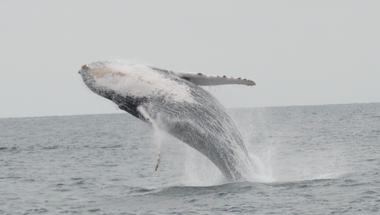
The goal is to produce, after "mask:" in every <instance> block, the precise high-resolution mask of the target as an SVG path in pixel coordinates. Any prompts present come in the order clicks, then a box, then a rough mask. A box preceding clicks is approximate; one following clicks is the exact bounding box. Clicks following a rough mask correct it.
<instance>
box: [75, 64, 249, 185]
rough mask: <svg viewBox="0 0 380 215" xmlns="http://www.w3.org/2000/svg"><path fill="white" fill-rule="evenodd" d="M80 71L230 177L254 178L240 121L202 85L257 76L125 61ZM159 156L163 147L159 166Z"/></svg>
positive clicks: (123, 107) (99, 91)
mask: <svg viewBox="0 0 380 215" xmlns="http://www.w3.org/2000/svg"><path fill="white" fill-rule="evenodd" d="M78 73H79V74H80V75H81V76H82V79H83V81H84V83H85V84H86V85H87V87H88V88H89V89H90V90H91V91H93V92H94V93H96V94H98V95H100V96H102V97H104V98H106V99H109V100H111V101H113V102H114V103H116V104H117V105H118V107H119V108H120V109H121V110H124V111H126V112H128V113H130V114H131V115H133V116H135V117H137V118H139V119H141V120H143V121H145V122H147V123H149V124H150V125H151V126H152V127H153V128H154V129H159V130H161V131H164V132H166V133H169V134H170V135H172V136H174V137H176V138H177V139H179V140H181V141H182V142H184V143H186V144H188V145H189V146H191V147H192V148H194V149H196V150H197V151H199V152H200V153H202V154H203V155H205V156H206V157H207V158H208V159H210V160H211V161H212V162H213V163H214V164H215V165H216V166H217V167H218V169H219V170H220V171H221V172H222V173H223V175H224V176H225V177H226V178H227V180H228V181H231V182H233V181H244V180H249V179H250V178H251V177H252V173H253V167H252V163H251V160H250V158H249V155H248V151H247V149H246V147H245V145H244V143H243V139H242V136H241V134H240V132H239V131H238V129H237V127H236V125H235V123H234V122H233V120H232V119H231V117H230V116H229V115H228V114H227V113H226V110H225V109H224V107H223V106H222V105H221V104H220V103H219V102H218V101H217V100H216V99H215V98H214V97H213V96H212V95H211V94H210V93H209V92H207V91H206V90H204V89H203V88H202V87H200V86H210V85H224V84H243V85H247V86H253V85H255V83H254V82H253V81H252V80H247V79H242V78H229V77H226V76H209V75H204V74H202V73H190V72H173V71H169V70H164V69H158V68H155V67H150V66H146V65H142V64H134V63H128V62H125V61H100V62H94V63H90V64H85V65H83V66H82V68H81V69H80V70H79V71H78ZM160 158H161V152H160V151H159V155H158V161H157V165H156V170H157V167H158V164H159V163H160Z"/></svg>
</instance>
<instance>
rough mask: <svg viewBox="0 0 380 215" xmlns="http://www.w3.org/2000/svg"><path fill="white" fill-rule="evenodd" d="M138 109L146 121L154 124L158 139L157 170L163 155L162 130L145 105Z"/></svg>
mask: <svg viewBox="0 0 380 215" xmlns="http://www.w3.org/2000/svg"><path fill="white" fill-rule="evenodd" d="M137 111H138V112H139V113H140V115H141V116H142V117H143V118H144V119H145V121H146V122H148V123H149V124H150V125H152V127H153V129H154V131H155V132H156V135H157V140H158V158H157V164H156V168H155V169H154V171H157V169H158V165H160V163H161V156H162V138H161V135H160V130H159V128H158V126H157V123H156V122H155V121H154V120H153V119H152V117H150V116H149V114H148V112H147V111H146V109H145V108H144V107H143V106H138V107H137Z"/></svg>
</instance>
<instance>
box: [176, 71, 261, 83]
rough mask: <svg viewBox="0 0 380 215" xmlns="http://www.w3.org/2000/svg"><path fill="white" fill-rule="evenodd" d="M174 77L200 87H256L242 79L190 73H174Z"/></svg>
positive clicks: (249, 81) (250, 81)
mask: <svg viewBox="0 0 380 215" xmlns="http://www.w3.org/2000/svg"><path fill="white" fill-rule="evenodd" d="M174 74H175V75H176V76H178V77H180V78H183V79H186V80H188V81H190V82H193V83H194V84H196V85H200V86H212V85H223V84H243V85H248V86H254V85H256V84H255V82H253V81H252V80H248V79H245V78H244V79H243V78H232V77H226V76H225V75H224V76H212V75H204V74H202V73H191V72H176V73H174Z"/></svg>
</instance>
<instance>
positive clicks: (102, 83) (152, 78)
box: [89, 61, 195, 103]
mask: <svg viewBox="0 0 380 215" xmlns="http://www.w3.org/2000/svg"><path fill="white" fill-rule="evenodd" d="M89 68H90V73H91V75H92V76H93V77H94V79H95V81H96V84H97V85H98V86H99V87H102V88H105V89H109V90H113V91H115V92H116V93H118V94H120V95H122V96H130V97H147V98H151V97H153V96H157V95H162V96H164V97H165V98H167V99H172V100H174V101H177V102H184V101H186V102H190V103H193V102H195V100H194V99H193V97H192V95H191V94H190V90H189V86H187V85H184V84H180V83H179V82H176V81H175V80H174V79H171V78H168V77H166V76H164V75H163V74H161V73H159V72H157V71H155V70H153V69H151V68H150V67H148V66H145V65H142V64H131V63H127V62H122V61H110V62H102V63H93V64H92V65H91V64H90V65H89Z"/></svg>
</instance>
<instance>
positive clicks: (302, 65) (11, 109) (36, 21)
mask: <svg viewBox="0 0 380 215" xmlns="http://www.w3.org/2000/svg"><path fill="white" fill-rule="evenodd" d="M112 59H127V60H134V61H137V62H141V63H144V64H147V65H150V66H155V67H158V68H162V69H169V70H174V71H176V70H182V71H189V72H201V73H204V74H210V75H227V76H234V77H243V78H248V79H252V80H254V81H255V82H256V84H257V86H254V87H247V86H218V87H212V88H208V87H206V90H209V91H210V92H211V93H212V94H213V95H215V96H216V97H217V98H218V99H219V100H220V101H221V103H222V104H223V105H224V106H225V107H227V108H235V107H267V106H289V105H320V104H341V103H369V102H380V1H378V0H376V1H363V0H358V1H349V0H343V1H330V0H329V1H321V0H318V1H304V0H300V1H268V0H265V1H232V0H231V1H221V0H218V1H203V0H202V1H195V0H191V1H162V0H159V1H157V0H154V1H153V0H152V1H141V0H139V1H112V0H111V1H110V0H107V1H81V0H75V1H69V0H65V1H50V0H49V1H38V0H34V1H17V0H9V1H5V0H0V74H1V76H0V102H1V103H0V117H27V116H50V115H76V114H94V113H115V112H121V111H119V110H117V107H116V105H114V104H113V103H112V102H110V101H108V100H106V99H104V98H102V97H100V96H98V95H96V94H94V93H92V92H91V91H90V90H89V89H87V87H86V86H85V85H84V83H83V82H82V79H81V77H80V75H79V74H78V73H77V71H78V70H79V69H80V67H81V65H83V64H85V63H90V62H94V61H99V60H112Z"/></svg>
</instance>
